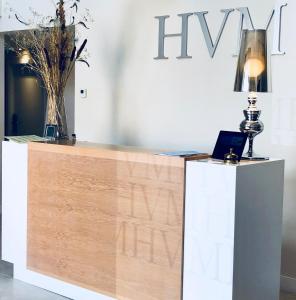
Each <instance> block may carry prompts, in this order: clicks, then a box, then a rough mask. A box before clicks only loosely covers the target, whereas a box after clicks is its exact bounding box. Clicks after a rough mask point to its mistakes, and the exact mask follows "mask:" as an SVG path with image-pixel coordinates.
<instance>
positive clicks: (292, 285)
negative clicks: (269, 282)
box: [281, 275, 296, 293]
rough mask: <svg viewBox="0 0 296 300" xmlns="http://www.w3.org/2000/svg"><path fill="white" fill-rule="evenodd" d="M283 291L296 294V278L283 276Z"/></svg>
mask: <svg viewBox="0 0 296 300" xmlns="http://www.w3.org/2000/svg"><path fill="white" fill-rule="evenodd" d="M281 290H282V291H284V292H289V293H296V278H292V277H289V276H286V275H282V276H281Z"/></svg>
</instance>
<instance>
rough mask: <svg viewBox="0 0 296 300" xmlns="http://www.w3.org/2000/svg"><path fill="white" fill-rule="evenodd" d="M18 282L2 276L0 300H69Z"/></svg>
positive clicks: (0, 277) (0, 279) (0, 278)
mask: <svg viewBox="0 0 296 300" xmlns="http://www.w3.org/2000/svg"><path fill="white" fill-rule="evenodd" d="M67 299H68V298H64V297H61V296H59V295H56V294H53V293H50V292H48V291H46V290H43V289H40V288H37V287H34V286H32V285H29V284H26V283H23V282H21V281H18V280H14V279H12V278H9V277H6V276H2V275H0V300H67Z"/></svg>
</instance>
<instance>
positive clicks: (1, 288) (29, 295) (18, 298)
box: [0, 275, 290, 300]
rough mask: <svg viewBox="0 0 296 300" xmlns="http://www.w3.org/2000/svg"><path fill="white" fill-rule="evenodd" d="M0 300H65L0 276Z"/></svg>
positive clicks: (65, 299)
mask: <svg viewBox="0 0 296 300" xmlns="http://www.w3.org/2000/svg"><path fill="white" fill-rule="evenodd" d="M0 300H67V298H64V297H61V296H58V295H56V294H52V293H49V292H47V291H45V290H43V289H40V288H36V287H34V286H31V285H29V284H26V283H23V282H21V281H18V280H13V279H11V278H9V277H5V276H2V275H0ZM289 300H290V299H289Z"/></svg>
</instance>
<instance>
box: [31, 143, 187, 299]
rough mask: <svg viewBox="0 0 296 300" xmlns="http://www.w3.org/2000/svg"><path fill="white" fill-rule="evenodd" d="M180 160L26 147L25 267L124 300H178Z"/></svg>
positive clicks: (81, 147) (105, 150) (119, 152)
mask: <svg viewBox="0 0 296 300" xmlns="http://www.w3.org/2000/svg"><path fill="white" fill-rule="evenodd" d="M184 166H185V162H184V159H182V158H174V157H162V156H156V155H153V154H152V153H149V152H145V151H142V152H141V151H133V150H131V149H130V150H126V149H123V148H112V147H91V146H90V145H88V146H87V147H86V146H85V145H76V146H75V147H71V146H62V145H49V144H40V143H32V144H30V145H29V188H28V193H29V197H28V198H29V200H28V262H27V264H28V268H29V269H31V270H34V271H37V272H39V273H42V274H46V275H49V276H52V277H55V278H58V279H61V280H63V281H66V282H69V283H73V284H76V285H79V286H81V287H85V288H88V289H91V290H94V291H96V292H99V293H103V294H106V295H109V296H112V297H114V298H116V299H125V300H168V299H169V300H180V299H181V288H182V248H183V247H182V246H183V204H184Z"/></svg>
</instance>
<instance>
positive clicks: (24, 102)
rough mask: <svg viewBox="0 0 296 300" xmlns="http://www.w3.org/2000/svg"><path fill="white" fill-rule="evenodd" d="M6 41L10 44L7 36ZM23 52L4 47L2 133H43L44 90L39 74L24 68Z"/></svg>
mask: <svg viewBox="0 0 296 300" xmlns="http://www.w3.org/2000/svg"><path fill="white" fill-rule="evenodd" d="M5 42H6V43H9V36H7V37H5ZM26 55H28V53H25V52H24V53H23V54H22V55H16V53H15V52H13V51H11V50H9V48H8V47H6V49H5V136H15V135H33V134H34V135H39V136H43V131H44V124H45V113H46V92H45V90H44V89H43V88H42V82H41V80H40V79H39V78H38V76H37V75H36V74H35V73H34V72H33V71H32V70H29V69H28V68H27V67H26V59H27V57H26Z"/></svg>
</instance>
